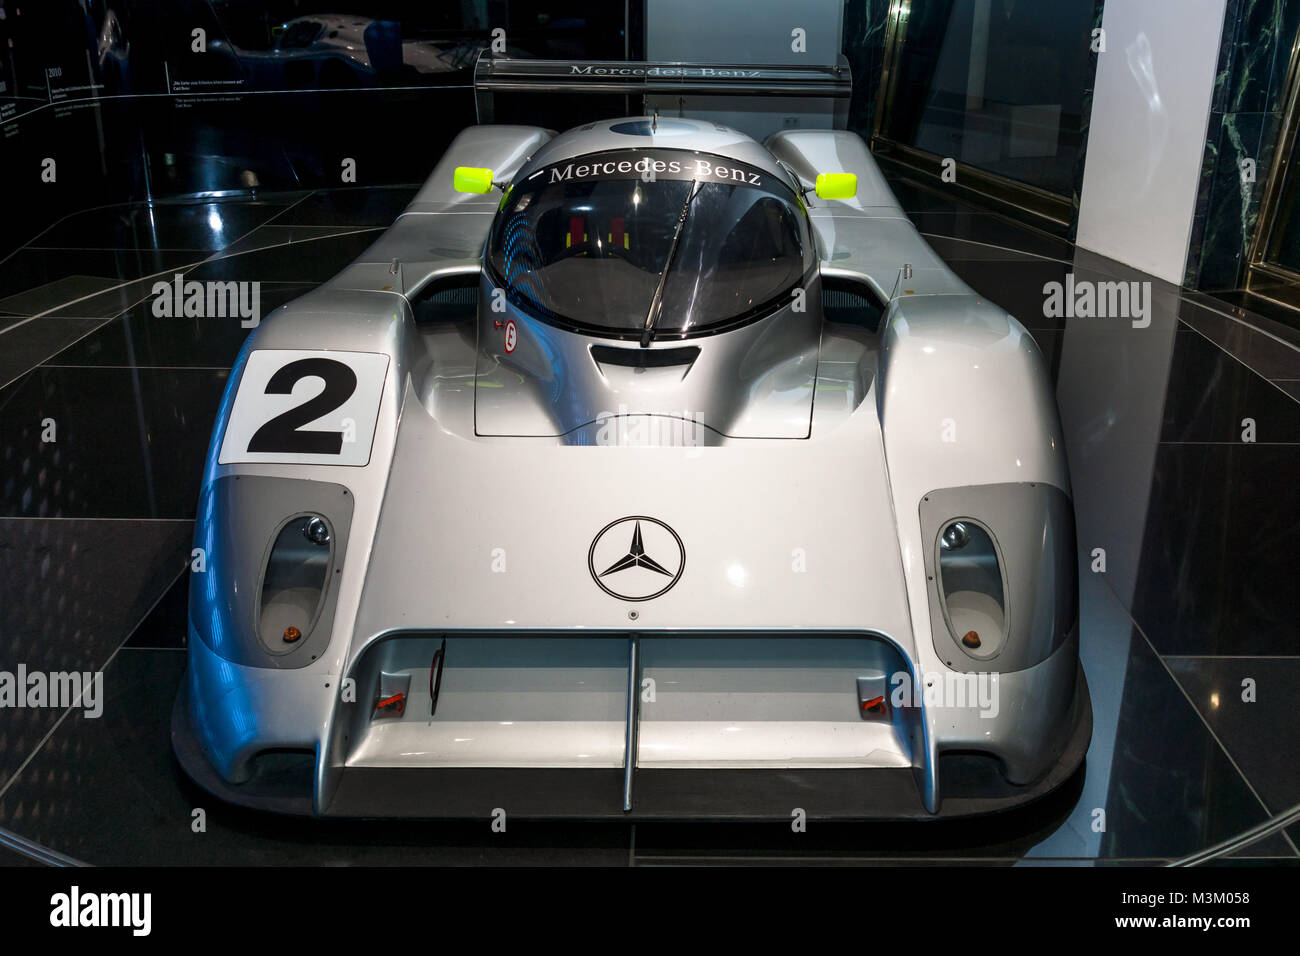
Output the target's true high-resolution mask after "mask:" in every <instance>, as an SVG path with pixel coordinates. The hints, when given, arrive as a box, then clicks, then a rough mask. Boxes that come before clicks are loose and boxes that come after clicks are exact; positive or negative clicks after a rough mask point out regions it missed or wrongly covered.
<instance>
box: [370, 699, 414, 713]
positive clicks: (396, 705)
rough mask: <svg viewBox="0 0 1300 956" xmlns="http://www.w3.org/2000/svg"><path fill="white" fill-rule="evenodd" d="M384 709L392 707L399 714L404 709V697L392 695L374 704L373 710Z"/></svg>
mask: <svg viewBox="0 0 1300 956" xmlns="http://www.w3.org/2000/svg"><path fill="white" fill-rule="evenodd" d="M385 707H392V708H393V709H394V710H396V711H397V712H398V713H399V714H400V713H401V712H402V711H404V710H405V709H406V695H405V694H394V695H393V696H392V697H385V698H384V699H383V700H381V701H380V702H379V703H377V704H375V710H383V709H384V708H385Z"/></svg>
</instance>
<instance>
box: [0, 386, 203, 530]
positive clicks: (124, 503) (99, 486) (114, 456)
mask: <svg viewBox="0 0 1300 956" xmlns="http://www.w3.org/2000/svg"><path fill="white" fill-rule="evenodd" d="M228 374H229V372H228V371H227V370H226V369H155V368H68V367H52V366H45V367H42V368H39V369H37V370H35V371H33V372H31V373H30V374H28V375H25V376H24V377H23V378H22V379H20V380H19V381H17V382H15V383H14V384H13V385H10V386H9V387H8V388H7V389H5V390H4V391H2V392H0V454H3V456H4V458H3V460H2V461H0V514H3V515H8V516H21V517H97V518H192V517H193V516H194V508H195V502H196V500H197V498H198V491H199V485H198V482H199V476H200V473H201V472H202V469H203V457H204V454H205V452H206V450H207V446H208V439H209V437H210V435H211V431H212V424H213V422H214V421H215V420H216V414H217V404H218V402H219V401H220V399H221V392H222V389H223V388H224V387H225V382H226V377H227V375H228ZM51 422H52V423H53V424H52V426H50V425H47V423H51ZM47 427H53V428H54V438H55V440H54V441H52V442H48V441H44V440H42V439H43V436H44V434H45V432H46V429H47Z"/></svg>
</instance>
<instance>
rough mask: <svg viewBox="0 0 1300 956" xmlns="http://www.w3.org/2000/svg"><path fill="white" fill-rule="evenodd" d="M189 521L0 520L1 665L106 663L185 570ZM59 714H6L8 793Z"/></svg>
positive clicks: (1, 764) (0, 783)
mask: <svg viewBox="0 0 1300 956" xmlns="http://www.w3.org/2000/svg"><path fill="white" fill-rule="evenodd" d="M191 527H192V526H191V523H190V522H188V521H110V520H102V519H97V520H72V521H69V520H52V519H0V640H2V641H3V644H2V645H0V669H3V670H5V671H8V672H9V673H15V668H17V666H18V665H19V664H24V665H26V667H27V668H28V669H29V670H30V671H36V670H40V671H79V672H84V671H94V670H97V669H99V668H101V667H103V665H104V663H105V662H106V661H107V660H108V659H109V657H110V656H111V655H112V654H113V652H114V651H115V650H116V649H117V647H118V646H119V645H120V644H121V643H122V636H123V635H124V634H125V633H129V632H130V630H131V629H132V628H134V627H135V624H136V622H138V621H139V620H140V618H141V617H142V616H143V615H144V614H145V613H146V612H148V611H149V610H150V608H151V607H152V606H153V605H154V603H155V602H156V601H157V600H158V598H159V597H161V596H162V594H163V593H164V592H165V591H166V589H167V583H168V582H170V581H171V580H173V579H174V578H175V576H176V574H177V573H178V571H179V570H180V569H181V568H183V567H184V566H185V563H186V560H187V558H188V555H189V545H190V534H191ZM58 715H59V712H58V711H57V710H53V709H49V708H42V709H21V708H20V709H14V710H8V709H6V710H5V711H4V713H3V715H2V719H0V789H2V788H3V787H4V785H5V782H6V781H7V780H8V778H9V776H10V775H11V774H12V773H13V772H14V771H15V770H17V769H18V767H19V766H20V765H21V763H22V762H23V761H24V760H25V759H27V757H28V755H30V754H31V753H32V752H34V751H35V749H36V747H37V745H38V744H39V743H40V741H41V739H42V738H43V737H44V735H45V734H46V733H47V732H48V731H49V730H50V728H51V727H52V726H53V725H54V722H55V721H56V720H57V719H58ZM2 825H3V824H0V826H2Z"/></svg>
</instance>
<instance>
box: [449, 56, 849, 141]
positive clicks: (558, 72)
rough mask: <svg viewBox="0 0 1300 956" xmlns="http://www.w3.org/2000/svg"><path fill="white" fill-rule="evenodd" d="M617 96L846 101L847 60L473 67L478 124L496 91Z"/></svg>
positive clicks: (511, 62)
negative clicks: (828, 63) (824, 62)
mask: <svg viewBox="0 0 1300 956" xmlns="http://www.w3.org/2000/svg"><path fill="white" fill-rule="evenodd" d="M556 91H564V92H576V93H616V94H625V95H642V96H644V95H647V94H664V93H667V94H672V93H677V94H680V95H682V96H686V95H688V94H692V95H699V94H706V95H710V96H728V95H730V96H809V97H820V98H831V99H848V98H849V97H850V96H851V95H852V93H853V73H852V71H851V70H850V68H849V61H848V59H847V58H846V57H845V56H844V55H843V54H840V55H839V57H838V60H837V62H836V64H835V66H752V65H744V64H728V63H669V62H651V61H630V60H531V59H521V58H516V57H500V56H493V55H492V53H491V51H488V50H484V51H483V52H482V53H481V54H480V55H479V58H478V62H477V63H476V64H475V66H474V102H475V106H476V108H477V110H478V121H479V122H480V123H490V122H492V116H493V101H492V98H493V95H494V94H496V93H552V92H556Z"/></svg>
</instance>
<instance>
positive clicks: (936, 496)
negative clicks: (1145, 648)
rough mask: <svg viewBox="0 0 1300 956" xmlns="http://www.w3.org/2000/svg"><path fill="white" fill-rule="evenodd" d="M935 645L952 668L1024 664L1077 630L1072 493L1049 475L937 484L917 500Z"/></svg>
mask: <svg viewBox="0 0 1300 956" xmlns="http://www.w3.org/2000/svg"><path fill="white" fill-rule="evenodd" d="M919 510H920V518H921V534H922V536H923V540H924V542H925V575H926V584H927V586H928V590H929V599H930V600H929V604H930V632H931V634H932V635H933V639H934V649H935V651H937V652H938V654H939V656H940V657H941V659H942V660H943V662H944V663H945V664H946V665H947V666H948V667H951V668H953V669H954V670H959V671H967V672H970V671H979V670H990V669H993V670H998V671H1002V672H1009V671H1018V670H1023V669H1024V668H1026V667H1033V666H1034V665H1035V664H1038V663H1040V662H1041V661H1044V660H1046V659H1047V658H1048V657H1049V656H1050V655H1051V654H1052V653H1053V652H1054V651H1055V650H1056V649H1057V648H1058V647H1061V646H1062V645H1063V644H1064V643H1065V642H1066V641H1068V640H1070V638H1071V636H1072V635H1074V634H1076V633H1077V631H1078V621H1079V605H1078V594H1079V578H1078V570H1077V564H1076V560H1077V559H1076V552H1075V537H1074V511H1073V508H1072V507H1071V505H1070V498H1069V496H1068V495H1067V494H1066V493H1065V492H1064V491H1062V490H1061V489H1059V488H1055V487H1053V486H1051V485H1046V484H1043V483H1042V482H1017V483H1010V482H1008V483H1006V484H991V485H965V486H961V487H955V488H937V489H935V490H934V491H931V492H929V493H928V494H926V495H925V496H924V497H923V498H922V499H921V502H920V509H919Z"/></svg>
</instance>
